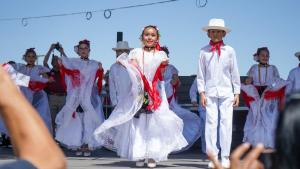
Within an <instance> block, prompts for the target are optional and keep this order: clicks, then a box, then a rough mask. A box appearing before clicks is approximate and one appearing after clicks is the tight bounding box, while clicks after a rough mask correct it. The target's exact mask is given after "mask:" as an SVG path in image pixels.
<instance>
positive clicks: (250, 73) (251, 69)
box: [247, 65, 255, 77]
mask: <svg viewBox="0 0 300 169" xmlns="http://www.w3.org/2000/svg"><path fill="white" fill-rule="evenodd" d="M254 67H255V65H253V66H251V68H250V69H249V70H248V72H247V76H249V77H253V76H254Z"/></svg>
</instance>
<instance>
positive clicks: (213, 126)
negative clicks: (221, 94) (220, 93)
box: [205, 95, 233, 157]
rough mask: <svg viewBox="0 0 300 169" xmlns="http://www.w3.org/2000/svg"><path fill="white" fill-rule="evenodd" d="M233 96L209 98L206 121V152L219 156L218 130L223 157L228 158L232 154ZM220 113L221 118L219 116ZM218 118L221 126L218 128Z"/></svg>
mask: <svg viewBox="0 0 300 169" xmlns="http://www.w3.org/2000/svg"><path fill="white" fill-rule="evenodd" d="M232 105H233V95H232V96H229V97H227V98H217V97H207V104H206V120H205V141H206V152H208V151H210V152H212V153H213V154H214V155H215V156H218V154H219V149H218V147H217V139H218V134H217V133H218V131H217V130H218V129H219V130H220V131H219V139H220V140H219V141H220V148H221V156H222V157H226V156H229V154H230V147H231V140H232V116H233V107H232ZM219 113H220V116H219ZM218 116H219V117H220V126H219V128H218V121H219V119H218Z"/></svg>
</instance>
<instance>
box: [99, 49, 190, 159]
mask: <svg viewBox="0 0 300 169" xmlns="http://www.w3.org/2000/svg"><path fill="white" fill-rule="evenodd" d="M132 59H133V60H136V61H137V63H138V68H136V67H135V66H133V64H130V63H129V60H132ZM167 59H168V58H167V56H166V54H165V53H164V52H161V51H159V52H157V51H156V52H146V51H144V50H143V49H140V48H137V49H134V50H132V51H131V52H130V54H129V56H128V59H127V58H126V55H123V54H122V55H120V56H119V57H118V59H117V60H118V62H120V63H122V65H124V66H125V67H126V69H127V71H128V74H129V77H130V80H131V84H132V87H131V91H130V93H129V94H127V96H126V99H121V100H119V101H118V103H117V105H116V107H115V109H114V110H113V112H112V114H111V116H110V117H109V118H108V119H107V120H106V121H105V122H104V123H103V124H102V125H101V126H100V127H99V128H97V129H96V130H95V133H94V135H95V137H96V139H97V140H98V141H99V142H100V143H101V144H103V145H106V146H110V147H112V148H114V149H116V151H117V154H118V155H119V156H121V157H123V158H127V159H129V160H133V161H137V160H143V159H147V158H149V159H153V160H155V161H156V162H158V161H162V160H167V157H168V154H170V153H171V152H172V151H177V150H180V149H181V148H183V147H185V146H186V145H187V142H186V140H185V139H184V137H183V135H182V131H183V122H182V120H181V119H180V118H178V117H177V116H176V114H175V113H174V112H172V111H171V110H170V109H169V106H168V101H167V98H166V95H165V89H164V82H163V81H159V79H161V73H160V72H161V66H160V65H161V63H162V62H163V61H166V60H167ZM144 92H147V93H148V96H149V97H148V99H149V100H150V103H149V104H148V106H147V107H143V108H142V106H143V103H144ZM123 97H125V96H121V98H123ZM141 108H142V109H141Z"/></svg>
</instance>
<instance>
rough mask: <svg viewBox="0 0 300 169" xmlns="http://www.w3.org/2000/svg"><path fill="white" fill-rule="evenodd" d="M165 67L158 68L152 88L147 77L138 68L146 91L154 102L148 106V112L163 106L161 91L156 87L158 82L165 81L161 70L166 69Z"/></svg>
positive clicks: (163, 65) (161, 65) (162, 65)
mask: <svg viewBox="0 0 300 169" xmlns="http://www.w3.org/2000/svg"><path fill="white" fill-rule="evenodd" d="M165 67H166V65H165V64H160V65H159V67H158V68H157V70H156V72H155V75H154V77H153V80H152V84H151V86H150V84H149V82H148V80H147V78H146V77H145V75H144V74H143V73H142V72H141V70H140V69H139V68H138V67H136V68H137V70H138V71H139V73H140V75H141V77H142V80H143V83H144V90H145V91H147V93H148V96H149V97H150V98H151V101H152V102H150V103H149V105H148V106H147V110H151V109H153V110H156V109H157V108H158V107H159V106H160V104H161V98H160V95H159V91H158V90H157V89H156V86H157V83H158V80H161V81H162V80H163V75H162V72H161V70H162V69H164V68H165ZM151 87H152V88H151Z"/></svg>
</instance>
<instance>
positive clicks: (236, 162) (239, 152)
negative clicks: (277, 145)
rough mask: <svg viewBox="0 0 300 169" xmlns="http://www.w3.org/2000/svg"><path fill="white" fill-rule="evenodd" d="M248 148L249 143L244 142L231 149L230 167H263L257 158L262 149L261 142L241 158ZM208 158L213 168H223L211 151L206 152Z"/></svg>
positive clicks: (243, 168)
mask: <svg viewBox="0 0 300 169" xmlns="http://www.w3.org/2000/svg"><path fill="white" fill-rule="evenodd" d="M249 148H250V144H249V143H244V144H242V145H240V146H238V147H237V148H236V149H235V150H234V151H233V153H232V154H231V160H230V161H231V165H230V169H264V166H263V164H262V163H261V162H260V161H259V160H258V158H259V156H260V154H261V153H262V152H263V150H264V146H263V145H262V144H258V145H257V146H256V147H255V148H254V149H253V150H251V151H250V152H249V153H248V154H247V155H246V156H245V157H244V159H243V160H241V157H242V156H243V155H244V154H245V153H246V152H247V151H248V150H249ZM208 158H209V159H210V160H212V162H213V163H214V165H215V169H223V167H222V165H221V164H220V162H219V161H218V160H217V159H215V158H214V155H213V154H212V153H208Z"/></svg>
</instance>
